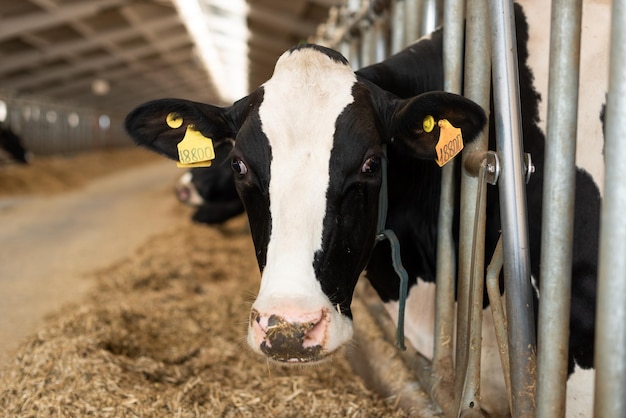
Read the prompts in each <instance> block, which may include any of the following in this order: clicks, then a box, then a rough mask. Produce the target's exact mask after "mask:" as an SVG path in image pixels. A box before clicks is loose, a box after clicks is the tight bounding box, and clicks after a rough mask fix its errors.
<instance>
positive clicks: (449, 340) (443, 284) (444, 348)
mask: <svg viewBox="0 0 626 418" xmlns="http://www.w3.org/2000/svg"><path fill="white" fill-rule="evenodd" d="M464 9H465V3H464V1H462V0H446V1H445V3H444V37H443V42H444V46H443V66H444V89H445V90H446V91H450V92H454V93H459V94H460V93H461V81H462V79H461V74H462V73H461V70H462V66H463V15H464ZM453 217H454V166H453V164H448V165H446V166H444V167H443V168H442V176H441V198H440V203H439V219H438V229H437V230H438V234H437V277H436V280H437V286H436V290H435V308H436V314H435V343H434V345H435V346H434V354H433V368H434V370H435V371H436V372H437V373H438V374H439V375H440V376H442V377H446V378H447V377H449V378H450V380H453V376H451V375H450V374H451V373H452V372H453V371H454V365H453V356H452V353H453V348H454V344H453V332H454V294H455V292H454V282H455V264H454V263H451V262H450V260H455V259H456V256H455V249H454V239H453V236H452V219H453ZM444 380H445V379H444Z"/></svg>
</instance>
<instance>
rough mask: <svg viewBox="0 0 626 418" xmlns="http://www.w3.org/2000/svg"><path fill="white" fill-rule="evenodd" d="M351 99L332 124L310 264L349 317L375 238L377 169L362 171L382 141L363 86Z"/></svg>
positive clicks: (377, 155) (379, 150)
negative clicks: (322, 210)
mask: <svg viewBox="0 0 626 418" xmlns="http://www.w3.org/2000/svg"><path fill="white" fill-rule="evenodd" d="M352 95H353V97H354V102H353V103H351V104H349V105H348V106H346V108H345V109H344V111H343V112H342V113H341V115H339V117H338V118H337V121H336V122H335V134H334V142H333V148H332V152H331V157H330V162H329V175H330V180H329V182H330V183H329V186H328V191H327V193H326V216H325V218H324V228H323V231H324V232H323V234H324V235H323V237H322V250H321V251H318V252H317V253H316V254H315V257H314V261H313V268H314V270H315V274H316V277H317V278H318V279H319V281H320V284H321V287H322V290H323V292H324V293H325V294H326V295H327V296H328V297H329V299H330V301H331V303H332V304H333V305H337V304H338V305H340V307H341V312H342V313H343V314H344V315H346V316H348V317H350V318H351V317H352V314H351V311H350V304H351V301H352V293H353V291H354V287H355V285H356V282H357V280H358V278H359V275H360V273H361V271H363V269H364V268H365V265H366V263H367V260H368V258H369V256H370V252H371V249H372V246H373V243H374V239H375V235H376V233H377V231H376V219H377V216H378V197H379V193H378V190H379V189H380V184H381V178H382V177H381V172H380V170H378V171H375V172H367V173H363V172H362V170H361V169H362V167H363V164H364V163H365V161H366V160H368V159H369V158H370V157H375V158H382V147H381V143H380V142H381V138H383V137H384V130H383V127H382V123H381V121H380V120H379V118H378V110H377V109H376V108H375V104H374V102H373V101H372V98H371V96H370V93H369V91H368V89H367V88H366V86H364V85H363V84H361V83H356V84H355V85H354V87H353V89H352ZM364 244H365V245H364ZM368 245H369V246H368Z"/></svg>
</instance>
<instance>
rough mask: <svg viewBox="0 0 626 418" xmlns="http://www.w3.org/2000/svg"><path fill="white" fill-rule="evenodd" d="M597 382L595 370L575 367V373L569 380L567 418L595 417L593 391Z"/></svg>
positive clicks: (566, 406)
mask: <svg viewBox="0 0 626 418" xmlns="http://www.w3.org/2000/svg"><path fill="white" fill-rule="evenodd" d="M595 381H596V371H595V370H594V369H587V370H585V369H581V368H580V367H579V366H578V365H576V366H575V367H574V373H573V374H572V375H571V376H570V377H569V379H568V380H567V400H566V405H565V410H566V412H567V414H566V416H567V418H587V417H592V416H593V391H594V382H595Z"/></svg>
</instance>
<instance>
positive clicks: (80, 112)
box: [0, 91, 132, 155]
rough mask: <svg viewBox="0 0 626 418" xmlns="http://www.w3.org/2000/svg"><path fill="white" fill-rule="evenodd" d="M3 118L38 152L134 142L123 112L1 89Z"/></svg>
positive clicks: (4, 122)
mask: <svg viewBox="0 0 626 418" xmlns="http://www.w3.org/2000/svg"><path fill="white" fill-rule="evenodd" d="M0 106H2V108H3V109H6V112H3V116H4V117H3V119H4V120H0V123H2V124H3V125H4V126H8V127H10V128H11V130H13V131H14V132H15V133H16V134H17V135H19V136H20V137H21V138H22V140H23V142H24V145H25V147H26V148H27V149H28V150H29V151H31V152H32V153H33V154H35V155H50V154H73V153H77V152H81V151H87V150H94V149H103V148H111V147H118V146H127V145H131V144H132V142H131V141H130V139H129V138H128V136H127V135H126V133H125V132H124V129H123V121H124V118H123V116H122V115H112V114H105V113H103V112H99V111H97V110H95V109H85V108H76V107H72V106H69V105H62V104H58V103H54V102H48V101H45V100H38V99H33V98H22V97H14V96H13V95H11V94H10V93H6V92H2V91H0Z"/></svg>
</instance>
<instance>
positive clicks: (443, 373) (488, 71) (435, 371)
mask: <svg viewBox="0 0 626 418" xmlns="http://www.w3.org/2000/svg"><path fill="white" fill-rule="evenodd" d="M581 3H582V1H581V0H576V1H574V2H567V1H563V0H556V1H554V2H553V6H552V33H551V38H550V42H551V48H550V50H551V51H552V52H551V65H550V68H551V73H550V87H549V88H550V91H549V113H548V118H549V121H548V136H547V142H548V144H547V147H548V151H546V164H545V179H547V181H546V184H545V190H544V202H545V203H544V214H543V218H544V220H543V236H542V248H543V252H544V253H543V254H542V256H541V257H542V263H541V264H542V265H541V269H542V270H541V277H542V289H545V290H542V297H541V298H540V306H539V315H540V316H539V318H538V333H539V334H538V337H539V341H540V345H539V349H540V352H539V353H538V361H539V364H538V365H536V363H535V347H536V344H535V335H534V334H535V320H534V318H533V315H534V313H533V307H532V298H531V287H530V286H531V285H530V261H529V254H528V232H527V225H526V222H527V219H526V218H527V216H526V198H525V187H524V184H525V179H526V178H527V176H528V175H529V171H530V170H531V168H532V167H531V164H530V160H529V159H528V156H525V155H524V154H523V153H522V146H521V137H522V135H523V132H521V123H520V118H521V116H520V111H519V92H518V91H517V90H518V89H519V81H518V79H517V56H516V53H515V45H516V44H515V41H516V40H515V27H514V19H513V8H512V6H513V3H512V1H510V0H445V1H443V0H432V1H429V0H382V1H380V0H369V1H368V0H361V1H359V0H351V1H350V2H349V4H348V5H346V6H340V7H338V8H337V9H336V11H337V12H336V13H335V16H336V17H337V18H336V19H334V20H333V22H332V23H333V24H332V25H330V26H331V27H328V26H326V27H325V28H324V30H323V31H320V32H319V33H318V36H317V38H316V39H315V40H314V41H315V42H317V43H321V44H325V45H327V46H330V47H334V48H335V49H338V50H339V51H341V52H343V53H344V55H346V57H347V58H348V59H349V60H350V62H351V63H352V66H353V68H355V69H356V68H359V67H361V66H363V65H368V64H372V63H374V62H377V61H380V60H381V59H383V58H384V57H385V56H387V55H388V54H393V53H396V52H399V51H400V50H401V49H403V48H404V47H406V46H408V45H409V44H411V43H412V42H414V41H416V40H417V38H419V37H420V36H422V35H425V34H428V33H430V32H431V31H432V30H433V29H434V28H435V27H436V26H437V25H440V24H441V23H442V22H443V23H444V30H445V32H444V44H445V47H444V48H445V51H446V52H445V58H444V68H446V76H445V80H446V81H445V89H446V90H449V91H453V92H456V93H464V94H465V95H466V96H467V97H469V98H471V99H472V100H474V101H475V102H477V103H479V104H480V105H481V106H482V107H483V108H484V109H489V103H490V94H491V85H492V83H493V86H494V92H493V97H494V102H495V110H494V115H492V116H493V117H494V118H495V122H496V123H495V126H496V136H497V152H493V151H490V152H487V138H488V133H484V134H483V137H482V138H479V139H478V140H477V141H476V142H475V143H473V144H469V145H467V146H466V149H465V150H464V151H463V157H462V160H463V166H464V167H465V168H466V169H465V170H462V181H461V191H460V194H461V222H460V225H461V226H460V228H461V230H460V238H459V254H458V261H457V263H456V265H455V264H454V263H450V262H449V260H450V259H453V258H452V257H451V256H454V247H453V245H452V241H451V232H450V226H449V225H448V224H446V222H443V221H441V223H440V225H439V227H438V228H439V229H438V231H439V241H440V242H439V246H438V249H437V251H438V255H439V257H438V260H437V295H436V299H437V302H436V317H435V336H434V337H435V347H434V351H433V353H434V355H433V360H432V362H431V363H429V362H428V361H427V360H426V359H425V358H423V357H421V356H418V357H419V358H416V359H409V360H408V361H409V362H410V363H411V364H412V365H414V366H415V370H416V373H417V378H418V380H419V381H420V382H421V383H422V384H423V385H424V386H425V390H426V392H428V393H429V394H430V395H431V396H432V397H433V398H434V400H435V402H436V403H437V404H438V405H439V406H440V408H441V409H442V411H443V412H444V415H446V416H477V415H478V416H480V413H479V412H477V411H476V409H477V408H476V406H477V405H480V404H479V401H480V397H479V393H480V369H479V367H480V354H478V357H477V356H476V353H472V349H470V347H474V345H473V342H475V341H476V340H477V339H478V340H479V338H480V337H479V335H480V327H481V315H482V312H481V309H476V308H477V307H479V306H482V289H483V287H482V286H483V283H484V282H485V276H484V271H485V269H484V267H485V266H484V265H483V259H484V258H483V257H484V228H485V226H484V210H485V209H484V199H483V197H484V196H483V193H484V189H485V187H486V186H485V182H490V183H492V184H494V183H495V182H496V181H497V182H498V184H499V190H500V196H501V202H500V203H501V210H502V213H501V220H502V229H503V236H502V237H501V242H500V243H499V244H498V249H497V251H496V254H494V255H493V256H494V257H495V258H494V259H493V261H492V265H490V268H489V269H488V272H487V273H488V274H487V275H488V277H487V280H486V281H487V287H488V293H489V294H490V299H494V298H497V299H498V300H497V301H491V305H492V312H493V314H494V321H495V322H496V334H497V336H498V343H499V346H500V349H501V351H503V353H502V354H503V355H502V363H503V369H504V374H505V380H506V383H507V391H508V396H509V405H510V406H511V411H512V415H513V416H514V417H525V416H535V414H537V415H536V416H545V417H559V416H564V414H565V404H564V402H565V379H566V376H567V373H566V369H565V368H566V366H567V357H566V356H567V351H566V350H563V347H567V345H568V331H567V330H568V328H567V327H568V318H569V313H568V310H569V306H570V305H569V297H570V295H569V293H570V292H569V289H570V283H569V282H570V277H571V263H572V259H571V251H569V253H568V251H561V249H562V248H571V246H572V236H573V233H572V231H571V230H572V227H573V210H572V201H571V199H572V198H573V197H572V196H573V178H574V169H573V167H575V160H574V158H575V145H573V143H574V142H575V141H572V140H571V138H573V137H575V123H576V114H577V113H576V111H577V109H576V96H577V93H576V88H577V84H578V65H579V63H578V56H577V53H578V49H579V45H580V31H581V28H580V13H581V12H580V8H581ZM485 16H489V18H488V19H486V18H485ZM612 18H613V22H612V28H613V32H612V37H613V40H612V45H613V48H612V56H611V58H612V61H611V62H612V67H611V84H610V91H609V94H608V96H609V99H608V104H607V110H606V113H607V117H606V122H607V123H606V127H607V128H606V132H607V136H606V154H605V155H606V156H607V157H606V183H605V200H604V205H603V212H602V230H601V240H602V241H601V248H600V256H601V258H600V277H599V280H600V285H599V296H598V317H597V324H598V326H597V329H596V332H597V336H596V340H597V346H596V357H595V363H596V367H597V372H598V376H597V378H596V393H595V399H596V402H595V405H596V406H595V412H596V416H602V417H618V416H619V417H622V416H625V414H626V348H625V347H626V303H625V301H626V280H625V278H626V265H625V264H624V263H625V262H626V261H625V260H626V257H624V254H626V249H625V247H626V218H625V217H623V216H620V211H621V210H623V208H624V207H626V189H625V188H624V184H625V183H624V182H623V181H622V180H623V178H624V177H626V174H625V173H624V164H623V161H624V160H625V159H626V155H624V153H625V152H626V143H625V142H624V141H622V140H618V138H620V139H623V138H624V137H625V136H626V132H624V127H623V124H621V123H620V121H623V120H624V119H626V113H624V109H626V103H623V102H624V97H625V96H626V73H625V72H624V68H626V65H625V64H626V47H625V45H626V36H625V34H626V29H624V28H626V7H625V6H624V3H623V2H614V5H613V14H612ZM463 39H464V42H465V43H464V44H463ZM546 42H548V40H547V39H546ZM463 52H464V54H463ZM492 71H493V77H492ZM461 86H464V91H462V90H461ZM572 129H574V132H572ZM530 157H532V156H530ZM498 174H499V178H497V177H498ZM452 187H453V182H452V178H451V175H449V174H446V173H445V171H444V175H443V185H442V189H443V191H442V200H441V202H440V207H441V209H440V210H441V211H442V216H441V218H450V219H451V218H452V216H450V213H451V212H450V210H451V202H452V201H453V199H452V198H453V196H454V190H453V189H452ZM555 195H558V198H557V199H555V197H554V196H555ZM487 256H488V257H491V256H492V255H491V254H487ZM547 260H550V261H551V262H547ZM502 265H503V267H504V276H505V299H506V300H505V302H506V303H505V304H504V306H503V304H501V303H500V300H499V299H500V298H498V297H497V295H499V294H500V290H499V289H498V287H499V285H498V279H497V278H498V276H499V275H500V269H501V267H502ZM457 270H458V272H457ZM455 277H457V278H458V282H457V284H458V286H459V292H458V303H457V307H456V309H457V317H456V320H455V318H454V316H453V312H454V309H455V301H454V289H455V288H454V283H455V282H454V280H455ZM543 292H545V294H544V293H543ZM505 307H506V314H504V313H503V311H504V309H505ZM455 324H456V327H457V330H456V335H454V333H453V329H454V326H455ZM498 324H499V325H498ZM507 324H508V325H507ZM477 328H478V331H477ZM506 332H508V338H504V335H506V334H505V333H506ZM615 338H617V339H618V341H616V340H615ZM454 339H456V348H455V350H456V351H453V348H452V345H451V344H445V343H444V341H447V342H449V341H452V340H454ZM455 363H456V365H455ZM537 367H538V369H539V370H538V371H537ZM455 370H456V372H455ZM455 374H456V376H455ZM509 375H510V379H509V378H508V377H507V376H509ZM536 385H538V386H536ZM535 388H537V390H538V396H537V398H536V401H535V399H534V393H535ZM535 402H536V404H535ZM470 405H471V406H472V408H470Z"/></svg>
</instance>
